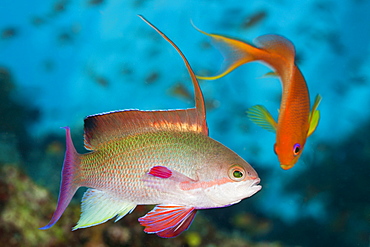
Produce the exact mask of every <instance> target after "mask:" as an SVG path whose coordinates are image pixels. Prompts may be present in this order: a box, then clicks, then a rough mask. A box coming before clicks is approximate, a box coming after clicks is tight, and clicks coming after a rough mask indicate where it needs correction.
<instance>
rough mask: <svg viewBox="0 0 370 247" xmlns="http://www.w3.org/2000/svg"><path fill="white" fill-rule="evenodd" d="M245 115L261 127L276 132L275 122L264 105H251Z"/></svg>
mask: <svg viewBox="0 0 370 247" xmlns="http://www.w3.org/2000/svg"><path fill="white" fill-rule="evenodd" d="M247 115H248V118H249V119H250V120H251V121H252V122H253V123H255V124H257V125H258V126H260V127H261V128H263V129H265V130H268V131H271V132H274V133H275V132H276V127H277V123H276V122H275V120H274V118H273V117H272V116H271V114H270V113H269V112H268V110H267V109H266V108H265V107H264V106H262V105H255V106H252V107H251V108H249V109H248V110H247Z"/></svg>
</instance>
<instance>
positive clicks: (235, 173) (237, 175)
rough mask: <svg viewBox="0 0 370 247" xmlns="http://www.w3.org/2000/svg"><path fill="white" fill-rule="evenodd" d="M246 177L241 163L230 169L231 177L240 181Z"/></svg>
mask: <svg viewBox="0 0 370 247" xmlns="http://www.w3.org/2000/svg"><path fill="white" fill-rule="evenodd" d="M244 177H245V171H244V168H243V167H241V166H240V165H233V166H231V167H230V169H229V178H230V179H232V180H234V181H236V182H239V181H242V180H243V179H244Z"/></svg>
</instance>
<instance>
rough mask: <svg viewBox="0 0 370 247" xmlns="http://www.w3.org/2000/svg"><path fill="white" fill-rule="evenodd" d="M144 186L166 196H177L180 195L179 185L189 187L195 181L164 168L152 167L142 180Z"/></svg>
mask: <svg viewBox="0 0 370 247" xmlns="http://www.w3.org/2000/svg"><path fill="white" fill-rule="evenodd" d="M142 180H143V181H144V183H145V185H146V186H148V187H151V188H155V189H156V190H160V191H162V192H166V193H168V194H173V195H176V196H178V193H181V192H182V191H181V185H182V184H186V185H188V186H191V185H192V184H195V183H196V182H197V180H194V179H191V178H189V177H188V176H185V175H184V174H182V173H180V172H177V171H174V170H171V169H169V168H167V167H165V166H153V167H152V168H151V169H150V170H149V172H148V173H147V174H145V175H144V176H143V178H142Z"/></svg>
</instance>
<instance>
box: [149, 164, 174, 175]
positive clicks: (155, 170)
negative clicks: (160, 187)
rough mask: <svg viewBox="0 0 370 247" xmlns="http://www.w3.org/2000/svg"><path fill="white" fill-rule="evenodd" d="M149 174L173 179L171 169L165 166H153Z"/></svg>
mask: <svg viewBox="0 0 370 247" xmlns="http://www.w3.org/2000/svg"><path fill="white" fill-rule="evenodd" d="M148 174H150V175H152V176H155V177H159V178H169V177H171V175H172V172H171V170H170V169H168V168H167V167H164V166H153V167H152V169H150V171H149V173H148Z"/></svg>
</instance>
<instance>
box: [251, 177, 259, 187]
mask: <svg viewBox="0 0 370 247" xmlns="http://www.w3.org/2000/svg"><path fill="white" fill-rule="evenodd" d="M260 182H261V179H260V178H256V179H255V180H254V181H253V183H252V185H251V187H253V186H256V185H258V184H259V183H260Z"/></svg>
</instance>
